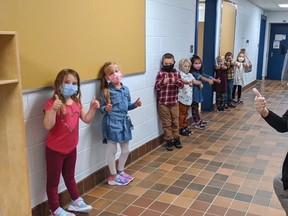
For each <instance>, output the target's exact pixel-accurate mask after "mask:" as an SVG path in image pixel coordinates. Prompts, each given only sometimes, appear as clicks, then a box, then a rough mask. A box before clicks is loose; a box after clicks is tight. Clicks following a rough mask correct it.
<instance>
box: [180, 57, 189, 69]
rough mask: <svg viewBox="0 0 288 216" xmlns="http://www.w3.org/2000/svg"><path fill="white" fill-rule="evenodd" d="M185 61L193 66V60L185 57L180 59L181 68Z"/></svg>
mask: <svg viewBox="0 0 288 216" xmlns="http://www.w3.org/2000/svg"><path fill="white" fill-rule="evenodd" d="M184 63H188V64H189V65H190V66H191V61H190V60H189V59H186V58H184V59H181V60H180V61H179V68H181V67H183V65H184Z"/></svg>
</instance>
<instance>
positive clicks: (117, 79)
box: [109, 72, 123, 84]
mask: <svg viewBox="0 0 288 216" xmlns="http://www.w3.org/2000/svg"><path fill="white" fill-rule="evenodd" d="M122 79H123V75H122V73H121V72H118V73H113V74H111V75H110V76H109V80H110V82H112V83H114V84H118V83H120V82H121V81H122Z"/></svg>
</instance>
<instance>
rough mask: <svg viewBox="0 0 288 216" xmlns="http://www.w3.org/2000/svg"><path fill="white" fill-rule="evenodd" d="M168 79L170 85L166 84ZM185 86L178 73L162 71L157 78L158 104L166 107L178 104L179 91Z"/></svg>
mask: <svg viewBox="0 0 288 216" xmlns="http://www.w3.org/2000/svg"><path fill="white" fill-rule="evenodd" d="M166 78H168V83H166V84H164V82H163V81H164V79H166ZM183 86H184V84H183V83H182V81H181V77H180V74H179V72H178V71H176V70H174V71H171V72H165V71H163V70H160V71H159V72H158V74H157V77H156V83H155V88H156V91H157V102H158V103H159V104H164V105H175V104H177V103H178V89H179V88H180V89H181V88H183Z"/></svg>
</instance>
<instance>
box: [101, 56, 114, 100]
mask: <svg viewBox="0 0 288 216" xmlns="http://www.w3.org/2000/svg"><path fill="white" fill-rule="evenodd" d="M111 65H117V63H116V62H113V61H108V62H105V63H104V64H103V66H102V67H101V68H100V74H101V92H102V93H103V94H104V97H105V100H106V103H107V104H108V103H111V102H110V92H109V88H108V86H109V83H108V81H107V80H106V77H105V76H106V73H105V72H106V70H107V68H108V67H109V66H111Z"/></svg>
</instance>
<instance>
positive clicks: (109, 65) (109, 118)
mask: <svg viewBox="0 0 288 216" xmlns="http://www.w3.org/2000/svg"><path fill="white" fill-rule="evenodd" d="M100 73H101V74H102V79H101V106H100V111H101V112H102V113H103V114H104V116H103V119H102V134H103V143H107V144H108V146H107V162H108V167H109V170H110V174H111V175H110V177H109V178H108V184H109V185H127V184H128V183H129V182H131V181H132V180H133V179H134V177H133V176H130V175H128V174H126V173H125V172H124V166H125V163H126V161H127V158H128V155H129V153H130V151H129V141H130V140H131V139H132V133H131V130H132V129H133V125H132V122H131V120H130V117H129V116H128V111H129V110H133V109H135V108H136V107H139V106H141V104H142V102H141V100H140V98H138V99H137V100H136V101H135V102H134V103H131V97H130V92H129V89H128V88H127V87H126V86H124V85H123V84H122V83H121V81H122V73H121V72H120V69H119V66H118V65H117V64H116V63H115V62H106V63H105V64H104V65H103V66H102V67H101V70H100ZM118 143H119V144H120V147H121V154H120V157H119V162H118V166H117V169H116V164H115V160H116V153H117V144H118Z"/></svg>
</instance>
